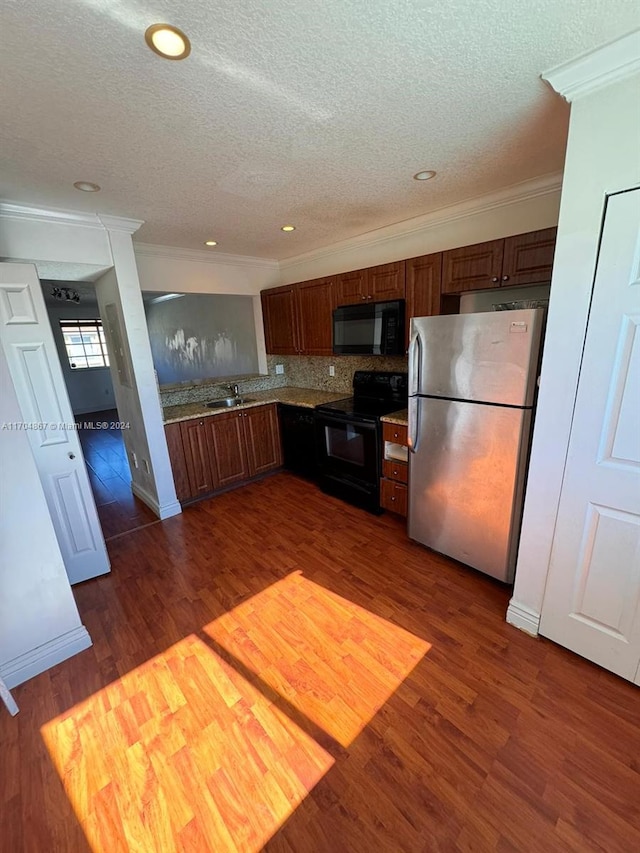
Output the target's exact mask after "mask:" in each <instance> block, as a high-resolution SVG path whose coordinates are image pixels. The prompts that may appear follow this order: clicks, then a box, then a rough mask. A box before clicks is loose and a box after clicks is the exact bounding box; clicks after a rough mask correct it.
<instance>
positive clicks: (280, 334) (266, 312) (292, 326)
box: [260, 286, 300, 355]
mask: <svg viewBox="0 0 640 853" xmlns="http://www.w3.org/2000/svg"><path fill="white" fill-rule="evenodd" d="M260 298H261V300H262V316H263V319H264V337H265V344H266V349H267V352H268V353H273V354H274V355H296V354H297V353H298V351H299V349H300V347H299V344H298V324H297V310H296V308H297V305H296V292H295V288H294V287H293V286H291V287H274V288H273V289H271V290H263V291H262V293H261V294H260Z"/></svg>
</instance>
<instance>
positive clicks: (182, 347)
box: [145, 293, 258, 385]
mask: <svg viewBox="0 0 640 853" xmlns="http://www.w3.org/2000/svg"><path fill="white" fill-rule="evenodd" d="M145 312H146V316H147V326H148V329H149V340H150V342H151V352H152V354H153V363H154V367H155V369H156V373H157V374H158V382H159V384H160V385H170V384H175V383H178V382H190V381H194V380H202V379H215V378H216V377H218V376H220V377H227V376H237V375H242V374H255V373H258V351H257V345H256V329H255V321H254V311H253V298H252V297H251V296H227V295H222V294H204V293H197V294H185V295H182V296H180V297H179V298H177V299H167V300H165V301H161V302H153V301H146V302H145Z"/></svg>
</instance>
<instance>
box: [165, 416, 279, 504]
mask: <svg viewBox="0 0 640 853" xmlns="http://www.w3.org/2000/svg"><path fill="white" fill-rule="evenodd" d="M165 435H166V437H167V446H168V448H169V456H170V459H171V467H172V469H173V479H174V482H175V486H176V495H177V497H178V500H179V501H181V502H186V501H191V500H196V499H197V498H201V497H205V496H206V495H209V494H212V493H214V492H215V491H216V490H218V489H224V488H227V487H229V486H232V485H234V484H237V483H242V482H245V481H247V480H249V479H251V478H252V477H257V476H259V475H260V474H265V473H267V472H268V471H271V470H274V469H276V468H279V467H280V466H281V465H282V447H281V443H280V428H279V422H278V413H277V407H276V406H275V404H269V405H266V406H256V407H254V408H251V409H244V410H242V411H239V412H238V411H236V412H224V413H221V414H217V415H209V416H208V417H205V418H202V419H195V420H190V421H181V422H180V423H176V424H167V426H165Z"/></svg>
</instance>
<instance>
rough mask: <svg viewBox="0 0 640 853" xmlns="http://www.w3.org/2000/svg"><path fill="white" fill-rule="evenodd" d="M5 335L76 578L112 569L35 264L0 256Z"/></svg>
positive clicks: (1, 331) (0, 315)
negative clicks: (8, 261) (0, 259)
mask: <svg viewBox="0 0 640 853" xmlns="http://www.w3.org/2000/svg"><path fill="white" fill-rule="evenodd" d="M0 337H1V339H2V344H3V346H4V349H5V352H6V355H7V361H8V364H9V370H10V371H11V376H12V379H13V382H14V385H15V389H16V394H17V396H18V401H19V403H20V408H21V411H22V415H23V417H24V422H25V423H26V424H30V425H31V428H29V429H27V430H26V432H27V436H28V438H29V442H30V444H31V448H32V450H33V455H34V459H35V461H36V466H37V468H38V473H39V475H40V480H41V482H42V486H43V489H44V493H45V497H46V500H47V506H48V507H49V512H50V513H51V519H52V521H53V526H54V529H55V531H56V536H57V539H58V543H59V545H60V550H61V552H62V557H63V560H64V564H65V568H66V571H67V575H68V577H69V581H70V582H71V583H78V582H80V581H84V580H88V579H89V578H93V577H96V576H98V575H102V574H105V572H108V571H109V558H108V556H107V551H106V547H105V544H104V538H103V536H102V529H101V527H100V522H99V520H98V514H97V512H96V505H95V501H94V498H93V493H92V491H91V487H90V485H89V478H88V475H87V469H86V467H85V464H84V457H83V453H82V448H81V446H80V441H79V439H78V434H77V431H76V429H75V419H74V416H73V413H72V411H71V406H70V404H69V397H68V395H67V389H66V386H65V384H64V378H63V375H62V368H61V366H60V361H59V357H58V352H57V350H56V347H55V343H54V340H53V333H52V331H51V326H50V324H49V317H48V315H47V310H46V307H45V304H44V298H43V295H42V289H41V287H40V282H39V280H38V276H37V273H36V268H35V267H34V266H33V265H32V264H0ZM27 521H28V520H27Z"/></svg>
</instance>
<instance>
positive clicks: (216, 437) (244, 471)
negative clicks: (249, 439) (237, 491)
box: [207, 412, 249, 488]
mask: <svg viewBox="0 0 640 853" xmlns="http://www.w3.org/2000/svg"><path fill="white" fill-rule="evenodd" d="M245 414H246V413H245V412H232V413H229V414H223V415H214V416H213V417H211V418H209V419H208V422H207V423H208V427H207V428H208V434H209V438H208V441H209V447H210V449H211V465H212V468H213V472H214V479H215V482H216V487H217V488H224V487H225V486H230V485H231V484H232V483H238V482H240V481H241V480H246V479H247V478H248V477H249V463H248V461H247V453H246V449H245V440H244V426H243V424H244V420H245V419H244V415H245Z"/></svg>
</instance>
